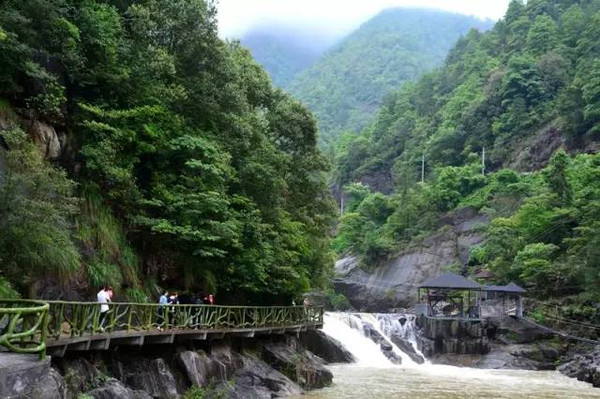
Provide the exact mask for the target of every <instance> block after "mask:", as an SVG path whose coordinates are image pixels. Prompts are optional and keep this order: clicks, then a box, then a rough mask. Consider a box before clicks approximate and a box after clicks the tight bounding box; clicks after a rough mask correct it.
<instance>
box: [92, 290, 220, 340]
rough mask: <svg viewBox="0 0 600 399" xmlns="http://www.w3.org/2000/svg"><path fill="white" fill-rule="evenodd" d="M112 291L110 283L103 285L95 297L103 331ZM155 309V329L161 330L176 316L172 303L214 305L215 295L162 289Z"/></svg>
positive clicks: (100, 327)
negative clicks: (180, 292) (182, 293)
mask: <svg viewBox="0 0 600 399" xmlns="http://www.w3.org/2000/svg"><path fill="white" fill-rule="evenodd" d="M113 297H114V292H113V289H112V287H111V286H110V285H104V286H102V288H101V289H100V291H98V293H97V294H96V299H97V301H98V303H99V304H100V312H99V316H98V329H99V330H100V331H101V332H104V327H105V324H106V318H107V315H108V314H109V312H110V305H109V303H110V302H113ZM158 304H159V307H158V311H157V325H158V327H157V329H158V330H160V331H162V329H163V326H168V325H171V324H173V321H174V319H175V316H176V312H177V310H176V307H175V306H173V305H180V304H181V305H214V304H215V296H214V295H213V294H200V295H198V296H195V295H193V294H184V295H181V296H180V295H179V294H178V292H177V291H173V292H169V291H163V294H162V295H161V296H160V297H159V299H158Z"/></svg>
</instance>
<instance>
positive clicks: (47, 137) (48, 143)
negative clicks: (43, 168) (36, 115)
mask: <svg viewBox="0 0 600 399" xmlns="http://www.w3.org/2000/svg"><path fill="white" fill-rule="evenodd" d="M27 132H28V133H29V135H30V136H31V139H32V140H33V142H34V143H35V144H36V146H37V147H38V149H39V151H40V153H41V154H42V156H44V158H46V159H57V158H59V157H60V154H61V143H60V140H59V135H58V134H57V133H56V130H55V129H54V127H52V126H50V125H48V124H46V123H44V122H41V121H37V120H34V121H30V122H28V123H27Z"/></svg>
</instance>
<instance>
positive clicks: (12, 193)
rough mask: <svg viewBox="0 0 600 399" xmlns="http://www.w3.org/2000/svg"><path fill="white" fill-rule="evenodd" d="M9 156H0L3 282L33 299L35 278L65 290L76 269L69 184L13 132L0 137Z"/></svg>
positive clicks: (23, 137) (77, 259) (73, 209)
mask: <svg viewBox="0 0 600 399" xmlns="http://www.w3.org/2000/svg"><path fill="white" fill-rule="evenodd" d="M3 136H4V138H5V139H6V141H7V143H8V146H9V148H10V151H7V152H4V151H0V157H2V158H3V161H4V162H3V163H4V165H5V168H6V171H5V172H4V173H3V174H1V175H0V231H2V234H0V261H1V262H2V264H3V271H4V273H5V275H4V277H7V278H8V279H9V281H11V282H13V284H15V286H16V288H19V289H20V290H21V291H22V292H23V291H24V292H27V294H28V295H35V292H36V283H37V281H38V279H39V276H43V275H45V274H51V273H52V274H54V275H56V276H58V277H59V282H60V283H62V284H66V283H67V281H68V280H69V277H70V276H71V275H72V274H73V273H74V272H75V271H76V270H77V269H78V268H79V266H80V255H79V253H78V251H77V247H76V244H75V241H74V237H73V234H72V231H73V219H72V218H73V216H74V214H75V212H76V210H77V203H76V199H75V198H74V197H73V190H74V187H75V183H74V182H73V181H71V180H69V179H68V178H67V177H66V176H65V173H64V172H63V171H61V170H59V169H57V168H54V167H52V166H51V165H49V164H47V163H46V162H45V161H44V160H43V158H42V156H41V155H40V153H39V152H38V149H37V148H36V147H35V145H34V144H33V143H31V142H30V141H28V139H27V136H26V135H25V133H23V132H22V131H21V130H19V129H13V130H9V131H4V132H3Z"/></svg>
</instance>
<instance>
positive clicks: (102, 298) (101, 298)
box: [96, 285, 110, 332]
mask: <svg viewBox="0 0 600 399" xmlns="http://www.w3.org/2000/svg"><path fill="white" fill-rule="evenodd" d="M96 298H97V299H98V303H99V304H100V315H99V316H98V329H99V330H100V331H101V332H104V322H105V320H106V315H107V314H108V310H109V307H108V303H109V302H110V294H109V292H108V287H107V286H106V285H104V286H102V289H101V290H100V291H98V294H96Z"/></svg>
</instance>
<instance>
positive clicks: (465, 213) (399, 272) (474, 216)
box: [334, 208, 488, 312]
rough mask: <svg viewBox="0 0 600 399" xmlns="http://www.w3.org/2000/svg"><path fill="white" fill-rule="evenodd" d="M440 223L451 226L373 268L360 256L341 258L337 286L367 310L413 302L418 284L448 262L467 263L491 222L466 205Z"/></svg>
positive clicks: (390, 307)
mask: <svg viewBox="0 0 600 399" xmlns="http://www.w3.org/2000/svg"><path fill="white" fill-rule="evenodd" d="M440 223H441V224H442V225H446V226H448V227H447V228H446V229H445V230H443V231H440V232H438V233H435V234H433V235H431V236H430V237H428V238H426V239H425V240H423V241H422V242H421V243H419V244H418V246H416V247H415V248H412V249H410V250H407V251H405V252H404V253H402V254H401V255H399V256H397V257H395V258H392V259H390V260H389V261H388V262H386V263H385V264H384V265H382V266H380V267H378V268H377V269H376V270H375V271H373V272H366V271H364V270H363V269H361V268H360V266H359V259H358V257H355V256H353V257H347V258H343V259H341V260H339V261H338V262H336V266H335V271H336V275H337V278H336V279H335V280H334V288H335V290H336V291H337V292H340V293H342V294H344V295H345V296H346V298H348V301H349V302H350V304H351V305H352V306H353V307H354V308H355V309H358V310H360V311H364V312H385V311H388V310H389V309H392V308H407V307H410V306H412V305H413V304H414V303H415V302H416V301H417V290H418V286H419V284H421V283H422V282H423V281H425V280H426V279H428V278H429V277H433V276H435V275H438V274H440V273H441V271H442V270H443V268H444V267H445V266H448V265H451V264H453V263H460V264H463V265H464V264H466V262H467V261H468V256H469V250H470V248H471V246H473V245H477V244H479V243H481V242H482V241H483V235H482V233H481V232H479V231H478V229H479V227H480V226H482V225H485V224H487V223H488V218H487V217H486V216H484V215H479V214H478V213H477V211H476V210H474V209H473V208H464V209H461V210H459V211H457V212H456V213H455V214H453V215H449V216H447V217H445V218H443V219H442V220H441V222H440Z"/></svg>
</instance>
